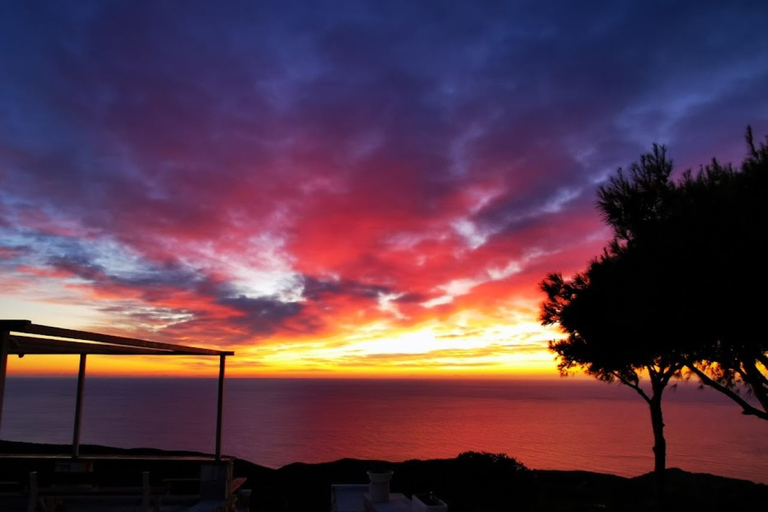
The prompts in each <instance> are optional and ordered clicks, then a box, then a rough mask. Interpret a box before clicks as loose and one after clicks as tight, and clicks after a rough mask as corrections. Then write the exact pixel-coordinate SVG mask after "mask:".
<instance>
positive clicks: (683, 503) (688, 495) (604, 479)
mask: <svg viewBox="0 0 768 512" xmlns="http://www.w3.org/2000/svg"><path fill="white" fill-rule="evenodd" d="M68 448H69V447H68V446H60V445H38V444H29V443H15V442H7V441H0V451H2V452H4V453H14V452H16V453H20V452H23V453H39V454H43V453H67V452H68ZM81 450H82V451H83V454H84V455H88V454H120V453H125V454H133V455H146V454H153V455H159V454H167V455H171V454H173V455H202V454H199V453H193V452H163V451H161V450H154V449H131V450H121V449H116V448H108V447H101V446H91V445H83V446H81ZM376 464H380V465H385V466H386V467H387V468H390V469H392V470H393V471H394V476H393V478H392V482H391V489H392V492H399V493H403V494H405V495H406V496H409V497H410V496H412V495H413V494H414V493H423V492H427V493H428V492H433V493H434V495H435V496H437V497H438V498H440V499H441V500H443V501H444V502H445V503H446V504H447V505H448V509H449V511H450V512H496V511H499V512H501V511H510V510H514V511H521V512H524V511H531V512H533V511H536V512H577V511H578V512H586V511H595V512H597V511H626V512H634V511H638V512H639V511H647V510H653V509H654V507H655V501H654V499H653V497H652V496H653V493H652V491H653V485H654V484H653V479H651V478H649V477H650V475H643V476H640V477H636V478H623V477H619V476H614V475H607V474H600V473H591V472H587V471H541V470H532V469H528V468H526V467H525V466H524V465H523V464H521V463H520V462H518V461H516V460H515V459H514V458H512V457H508V456H507V455H504V454H490V453H483V452H466V453H463V454H461V455H459V456H458V457H456V458H453V459H439V460H423V461H422V460H410V461H405V462H386V461H369V460H357V459H342V460H338V461H334V462H328V463H323V464H289V465H287V466H284V467H282V468H279V469H270V468H265V467H262V466H259V465H256V464H253V463H251V462H248V461H244V460H237V461H236V463H235V476H245V477H247V478H248V481H247V482H246V484H245V487H246V488H249V489H251V490H252V492H253V495H252V500H251V510H252V511H259V512H304V511H307V510H316V511H319V512H327V511H330V508H331V485H332V484H354V483H358V484H365V483H367V482H368V478H367V475H366V472H367V471H368V470H369V469H370V468H371V467H373V466H374V465H376ZM13 469H14V468H9V467H3V468H2V469H1V470H0V473H2V474H3V477H7V476H8V475H7V473H9V472H12V471H13ZM114 476H115V477H119V476H120V474H119V472H118V473H117V474H116V475H114ZM666 476H667V480H668V492H667V499H668V502H669V504H670V505H672V506H674V507H679V508H680V509H681V510H689V509H695V510H697V511H699V512H706V511H717V512H721V511H722V510H739V509H746V508H747V507H749V508H750V509H752V508H754V505H755V504H759V503H766V502H767V500H768V486H766V485H761V484H756V483H753V482H749V481H746V480H736V479H730V478H723V477H718V476H713V475H708V474H694V473H688V472H685V471H681V470H678V469H668V470H666Z"/></svg>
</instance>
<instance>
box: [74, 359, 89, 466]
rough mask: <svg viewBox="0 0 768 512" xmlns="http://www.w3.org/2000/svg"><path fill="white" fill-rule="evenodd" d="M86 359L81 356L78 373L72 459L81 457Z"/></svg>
mask: <svg viewBox="0 0 768 512" xmlns="http://www.w3.org/2000/svg"><path fill="white" fill-rule="evenodd" d="M85 358H86V354H80V370H79V371H78V373H77V400H76V402H75V428H74V432H73V433H72V458H73V459H76V458H78V457H79V456H80V420H81V418H82V416H83V387H84V385H85Z"/></svg>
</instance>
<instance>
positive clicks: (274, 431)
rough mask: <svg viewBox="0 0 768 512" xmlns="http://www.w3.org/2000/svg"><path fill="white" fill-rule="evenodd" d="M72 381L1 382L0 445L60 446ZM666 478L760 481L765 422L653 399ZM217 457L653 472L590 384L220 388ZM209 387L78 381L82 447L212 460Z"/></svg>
mask: <svg viewBox="0 0 768 512" xmlns="http://www.w3.org/2000/svg"><path fill="white" fill-rule="evenodd" d="M75 390H76V379H74V378H22V377H16V378H9V381H8V383H7V387H6V393H5V411H4V414H3V419H2V430H1V431H0V436H1V437H2V438H3V439H9V440H15V441H30V442H47V443H70V442H71V440H72V423H73V417H74V414H73V411H74V399H75ZM665 402H666V404H665V420H666V424H667V444H668V466H669V467H679V468H682V469H684V470H687V471H694V472H704V473H714V474H718V475H723V476H730V477H736V478H745V479H749V480H753V481H757V482H762V483H768V435H766V434H768V424H766V422H765V421H762V420H758V419H754V418H751V417H745V416H742V415H741V414H740V413H739V410H738V408H737V407H736V406H735V405H732V404H731V403H730V402H729V401H727V400H726V399H724V398H722V397H720V396H719V395H718V394H716V393H714V392H712V391H710V390H699V389H697V388H696V386H693V385H685V386H683V385H681V386H678V387H677V389H675V390H670V391H668V394H666V395H665ZM224 405H225V417H224V439H223V451H224V452H225V453H226V454H229V455H234V456H237V457H241V458H244V459H248V460H250V461H253V462H255V463H257V464H261V465H264V466H269V467H274V468H276V467H280V466H282V465H285V464H288V463H291V462H310V463H311V462H327V461H332V460H337V459H340V458H344V457H352V458H366V459H384V460H390V461H402V460H407V459H427V458H447V457H454V456H456V455H457V454H459V453H460V452H463V451H467V450H474V451H488V452H494V453H506V454H508V455H510V456H512V457H515V458H517V459H518V460H520V461H521V462H523V463H524V464H526V465H527V466H528V467H530V468H534V469H583V470H589V471H598V472H606V473H615V474H619V475H624V476H636V475H640V474H643V473H647V472H649V471H651V470H652V469H653V455H652V452H651V446H652V444H653V439H652V434H651V427H650V419H649V415H648V411H647V406H646V405H645V403H644V402H643V401H642V400H641V399H640V397H638V396H637V395H636V394H635V392H634V391H632V390H630V389H628V388H625V387H622V386H618V385H606V384H603V383H599V382H593V381H589V380H576V379H559V380H548V381H532V380H511V381H510V380H506V381H468V380H413V381H402V380H312V379H309V380H302V379H228V380H227V382H226V397H225V404H224ZM215 417H216V381H215V380H213V379H210V380H209V379H113V378H95V377H94V378H89V379H87V380H86V386H85V401H84V410H83V432H82V442H83V443H88V444H103V445H111V446H120V447H126V448H130V447H153V448H163V449H173V450H194V451H205V452H213V451H214V435H215V429H216V426H215Z"/></svg>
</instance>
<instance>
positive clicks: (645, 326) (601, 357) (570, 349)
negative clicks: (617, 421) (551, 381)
mask: <svg viewBox="0 0 768 512" xmlns="http://www.w3.org/2000/svg"><path fill="white" fill-rule="evenodd" d="M637 256H638V254H637V253H636V252H632V253H630V252H628V251H622V250H618V251H617V252H608V251H606V253H604V254H603V255H602V256H601V257H600V258H598V259H596V260H594V261H592V262H591V263H590V265H589V268H588V269H587V271H586V272H584V273H579V274H577V275H575V276H574V277H572V278H571V279H568V280H566V279H564V278H563V277H562V275H561V274H550V275H549V276H548V277H547V278H546V279H545V280H544V281H543V282H542V284H541V287H542V289H543V290H544V292H545V293H546V295H547V299H546V301H545V302H544V303H543V304H542V313H541V320H542V322H543V323H544V324H555V323H557V324H559V325H560V327H561V328H562V329H563V331H564V332H565V333H567V335H568V336H567V338H565V339H562V340H556V341H551V342H550V343H549V348H550V350H552V351H554V352H556V353H557V354H558V356H559V364H558V366H559V369H560V371H561V373H563V374H566V373H568V371H569V370H571V369H573V368H581V369H583V370H584V371H585V372H586V373H587V374H589V375H592V376H594V377H596V378H598V379H599V380H602V381H605V382H614V381H618V382H620V383H621V384H624V385H626V386H628V387H630V388H632V389H633V390H635V391H636V392H637V393H638V395H639V396H640V397H641V398H642V399H643V400H644V401H645V402H646V403H647V405H648V407H649V411H650V416H651V426H652V430H653V438H654V445H653V452H654V460H655V463H654V472H655V475H656V488H657V499H658V501H659V503H662V502H663V495H664V487H665V485H664V473H665V468H666V439H665V437H664V417H663V411H662V397H663V393H664V390H665V389H666V387H667V385H668V384H669V382H670V381H671V380H672V379H673V378H678V377H680V375H681V370H682V369H683V367H684V364H685V360H684V359H683V357H681V356H680V355H678V354H674V353H669V351H668V350H667V348H668V346H669V344H670V342H672V341H673V340H675V339H678V338H679V337H680V336H684V335H685V333H684V332H682V329H680V326H679V325H678V324H675V323H674V321H673V320H672V319H673V318H674V316H675V315H674V314H670V310H671V308H672V306H673V304H672V302H673V301H672V300H671V299H672V298H671V297H664V296H663V295H661V294H659V290H660V287H659V286H658V285H659V284H660V282H661V280H663V279H664V273H663V272H655V270H656V268H655V267H651V266H647V265H646V264H645V263H644V261H643V258H640V257H637ZM658 319H668V320H667V321H669V325H665V322H662V321H659V320H658ZM643 374H647V376H648V379H649V381H650V388H648V387H647V386H646V387H644V386H643V385H642V382H641V379H642V376H643Z"/></svg>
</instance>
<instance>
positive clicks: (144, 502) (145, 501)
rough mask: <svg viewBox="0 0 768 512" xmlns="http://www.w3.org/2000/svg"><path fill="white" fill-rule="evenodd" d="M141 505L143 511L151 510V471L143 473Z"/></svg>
mask: <svg viewBox="0 0 768 512" xmlns="http://www.w3.org/2000/svg"><path fill="white" fill-rule="evenodd" d="M141 506H142V507H143V508H142V512H149V471H144V472H142V473H141Z"/></svg>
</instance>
